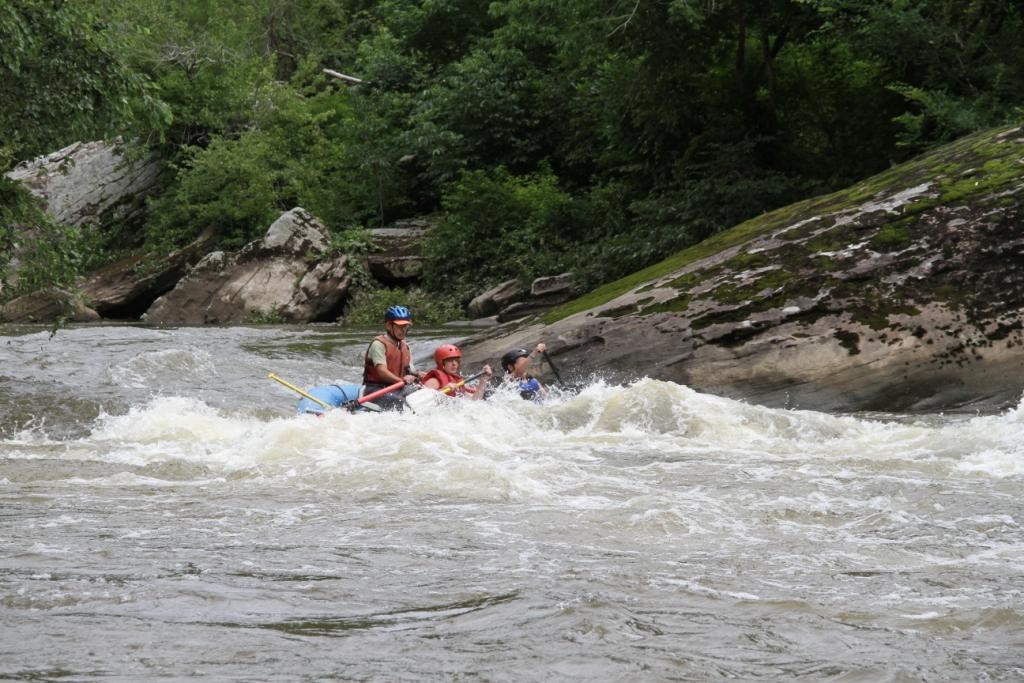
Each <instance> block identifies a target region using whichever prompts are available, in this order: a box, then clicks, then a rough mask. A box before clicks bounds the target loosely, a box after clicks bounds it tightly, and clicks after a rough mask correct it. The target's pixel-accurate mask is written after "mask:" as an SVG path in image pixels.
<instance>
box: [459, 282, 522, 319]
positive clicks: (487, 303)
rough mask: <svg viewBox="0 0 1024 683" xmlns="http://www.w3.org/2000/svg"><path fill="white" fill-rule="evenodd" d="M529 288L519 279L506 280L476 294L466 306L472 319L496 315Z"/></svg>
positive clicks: (467, 313) (467, 312)
mask: <svg viewBox="0 0 1024 683" xmlns="http://www.w3.org/2000/svg"><path fill="white" fill-rule="evenodd" d="M526 292H527V289H526V287H524V286H523V283H522V282H520V281H519V280H506V281H505V282H501V283H499V284H497V285H495V286H494V287H491V288H490V289H488V290H487V291H485V292H482V293H480V294H478V295H477V296H475V297H474V298H473V300H472V301H470V302H469V306H467V307H466V315H468V316H469V317H470V318H472V319H476V318H486V317H488V316H492V315H496V314H497V313H498V312H499V311H501V310H502V309H504V308H507V307H508V306H509V305H510V304H513V303H515V302H516V301H519V300H520V299H521V298H522V297H523V296H525V295H526Z"/></svg>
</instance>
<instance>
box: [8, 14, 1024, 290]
mask: <svg viewBox="0 0 1024 683" xmlns="http://www.w3.org/2000/svg"><path fill="white" fill-rule="evenodd" d="M1022 33H1024V9H1022V6H1021V5H1020V4H1019V3H1007V2H980V1H978V2H974V1H972V2H962V1H960V0H915V1H914V2H907V1H906V0H723V1H720V2H694V1H692V0H665V1H664V2H635V1H633V0H608V1H606V2H593V0H494V1H493V2H487V3H480V2H476V1H475V0H247V1H246V2H241V3H239V2H227V3H226V2H217V1H216V0H173V1H172V0H134V1H133V2H131V3H124V2H120V1H115V0H76V1H75V2H70V1H68V2H54V1H53V0H19V2H16V3H0V75H2V76H3V78H0V167H3V168H9V167H10V165H11V164H12V163H13V162H14V161H15V160H18V159H21V158H24V157H27V156H31V155H34V154H36V153H39V152H44V151H52V150H53V149H56V148H57V147H59V146H63V145H64V144H67V143H68V142H71V141H73V140H75V139H78V138H86V137H93V136H100V135H108V134H112V133H121V134H123V135H124V136H125V137H126V138H128V139H131V138H135V139H137V140H140V141H143V142H145V143H147V144H148V145H149V146H151V147H155V148H156V149H157V150H158V151H159V152H161V153H162V154H163V155H164V156H165V158H166V159H167V160H168V161H170V163H171V165H170V172H169V173H168V174H167V178H166V179H165V181H166V182H165V187H166V191H165V192H164V194H163V195H162V196H161V197H160V198H159V199H156V200H154V201H153V203H152V204H151V207H150V208H151V211H150V215H149V218H148V221H147V225H146V227H145V235H146V239H147V242H149V246H150V247H151V248H152V249H153V250H162V249H165V248H168V247H169V246H172V245H180V244H183V243H185V242H188V241H189V240H191V239H193V238H194V237H195V236H196V235H197V234H199V233H200V232H201V231H202V230H203V229H204V228H206V227H208V226H212V227H213V228H215V229H216V231H217V234H218V236H219V239H220V242H221V245H222V246H224V247H228V248H236V247H238V246H240V245H242V244H244V243H245V242H247V241H249V240H251V239H254V238H256V237H259V236H260V235H262V234H263V232H264V231H265V229H266V227H267V226H268V225H269V223H270V222H271V221H272V220H274V219H275V218H276V217H277V216H278V215H279V214H280V212H282V211H285V210H288V209H291V208H293V207H294V206H302V207H304V208H306V209H308V210H309V211H311V212H312V213H313V214H314V215H316V216H318V217H319V218H321V219H322V220H323V221H324V222H325V224H326V225H327V226H328V228H329V229H330V230H331V232H332V235H334V240H335V242H336V244H337V245H338V248H344V249H346V250H351V251H346V253H355V252H357V251H359V249H361V248H362V247H361V245H360V241H361V240H362V239H363V237H362V235H363V234H364V233H360V232H359V230H358V228H361V227H362V226H383V225H387V224H389V223H390V222H391V221H393V220H395V219H398V218H404V217H408V216H411V215H415V214H428V213H429V214H438V215H439V216H440V224H439V226H438V227H437V229H436V230H435V231H434V233H433V235H432V236H431V238H430V243H429V244H428V245H427V250H426V258H427V264H426V285H427V286H428V287H429V288H430V290H431V291H432V292H434V293H435V295H436V296H440V297H443V298H450V299H454V300H459V301H465V300H466V299H467V298H468V297H469V296H471V295H472V294H474V293H476V292H478V291H479V290H480V289H481V288H482V287H484V286H486V285H488V284H493V283H494V282H497V281H499V280H502V279H507V278H510V277H522V278H524V279H529V278H532V277H535V276H538V275H548V274H551V273H553V272H561V271H564V270H569V269H573V270H575V271H576V272H577V275H578V276H579V278H580V281H581V282H583V283H584V285H585V286H587V287H591V286H595V285H598V284H600V283H602V282H606V281H608V280H610V279H614V278H615V277H619V276H621V275H624V274H626V273H627V272H629V271H632V270H635V269H637V268H641V267H644V266H645V265H648V264H650V263H653V262H656V261H657V260H659V259H660V258H661V257H662V256H663V255H664V254H665V253H666V252H667V251H674V250H676V249H679V248H681V247H685V246H687V245H690V244H693V243H694V242H696V241H699V240H702V239H706V238H708V237H709V236H713V235H715V234H716V233H718V232H719V231H721V230H723V229H725V228H727V227H729V226H731V225H733V224H736V223H740V222H742V221H743V220H744V219H746V218H749V217H751V216H755V215H758V214H760V213H763V212H765V211H769V210H771V209H773V208H775V207H778V206H781V205H783V204H786V203H789V202H792V201H794V200H796V199H799V198H802V197H807V196H809V195H813V194H817V193H823V192H827V191H830V190H833V189H837V188H839V187H843V186H847V185H849V184H850V183H852V182H854V181H856V180H858V179H862V178H864V177H867V176H870V175H872V174H874V173H877V172H878V171H880V170H882V169H884V168H886V167H888V166H889V165H890V164H891V163H892V162H893V161H898V160H901V158H905V157H906V156H908V155H911V154H914V153H917V152H919V151H922V150H926V149H928V148H930V147H932V146H934V145H937V144H939V143H941V142H943V141H945V140H948V139H951V138H953V137H956V136H959V135H962V134H964V133H967V132H970V131H974V130H978V129H979V128H983V127H988V126H992V125H996V124H999V123H1001V122H1004V121H1010V120H1015V119H1019V118H1020V116H1021V111H1024V109H1022V107H1024V41H1021V40H1020V35H1022ZM325 67H327V68H331V69H336V70H339V71H342V72H344V73H349V74H352V75H355V76H358V77H361V78H363V79H364V83H363V84H362V85H359V86H350V85H342V84H339V83H338V82H337V81H334V80H331V79H328V78H326V77H325V76H324V75H323V74H322V69H323V68H325ZM15 197H16V195H15V194H11V193H10V192H6V191H0V200H2V201H3V205H2V206H0V210H2V211H3V213H2V214H0V217H3V218H4V219H5V221H8V222H7V223H5V226H4V227H3V228H0V229H2V230H3V231H4V232H2V233H0V248H6V250H7V253H8V254H9V253H10V245H11V240H12V235H13V232H12V231H11V229H10V228H9V227H7V226H8V225H9V224H10V223H9V221H13V220H15V217H16V216H22V218H19V219H18V220H23V221H26V222H28V223H29V224H32V225H35V224H36V223H37V217H32V218H24V215H27V214H24V212H25V211H28V209H25V208H24V206H25V205H23V204H22V203H21V201H22V200H20V199H16V198H15ZM48 229H53V228H52V226H51V228H48ZM53 239H54V244H55V245H63V246H59V247H58V246H54V247H53V250H51V252H50V253H49V255H47V256H43V255H42V252H41V255H40V258H41V259H42V260H41V261H40V263H50V264H52V267H53V274H54V276H55V277H58V278H65V279H66V278H67V274H68V273H70V272H72V271H73V270H74V269H75V266H74V264H76V263H78V262H80V261H82V259H79V258H78V257H77V256H75V254H76V253H77V254H82V256H83V258H84V262H85V263H88V264H95V263H99V262H102V261H104V260H105V259H106V258H107V257H108V256H109V253H107V252H109V251H110V250H112V249H116V248H117V247H116V241H117V240H116V239H106V240H96V239H93V238H90V239H89V241H88V242H87V243H85V242H82V241H81V239H80V238H78V237H76V236H75V235H72V234H62V235H54V236H53ZM580 245H585V246H580ZM47 248H49V247H47ZM99 252H103V253H99ZM570 255H571V257H570ZM0 256H2V254H0ZM44 270H45V268H44ZM61 273H63V275H61ZM359 277H360V278H362V277H363V276H359ZM29 281H31V278H29ZM360 283H361V284H364V285H365V284H368V278H366V279H363V280H360Z"/></svg>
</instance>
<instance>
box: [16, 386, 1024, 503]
mask: <svg viewBox="0 0 1024 683" xmlns="http://www.w3.org/2000/svg"><path fill="white" fill-rule="evenodd" d="M1022 436H1024V408H1022V407H1021V406H1018V407H1017V408H1015V409H1013V410H1011V411H1008V412H1006V413H1003V414H1001V415H994V416H983V417H975V418H970V419H967V418H958V419H937V418H936V417H934V416H933V417H929V418H921V419H915V420H912V421H907V420H905V419H903V420H897V419H883V418H881V417H875V418H867V417H864V416H836V415H828V414H824V413H816V412H812V411H795V410H779V409H771V408H765V407H761V406H755V405H750V404H747V403H743V402H740V401H734V400H730V399H726V398H721V397H717V396H711V395H708V394H702V393H699V392H696V391H693V390H691V389H689V388H688V387H685V386H681V385H678V384H673V383H671V382H663V381H657V380H650V379H643V380H639V381H637V382H634V383H633V384H630V385H628V386H613V385H608V384H604V383H601V382H596V383H593V384H591V385H589V386H587V387H585V388H584V389H583V390H582V391H580V392H578V393H572V394H570V393H562V392H558V391H557V390H555V391H553V392H552V395H551V396H550V397H549V399H548V400H547V401H546V402H545V403H543V404H537V403H531V402H526V401H522V400H520V399H519V398H518V396H516V395H515V394H514V393H512V392H511V391H498V392H496V393H495V395H494V396H492V397H489V399H488V400H487V401H483V402H478V401H452V402H450V404H449V405H446V406H443V407H440V408H436V409H432V410H430V411H428V413H424V412H422V411H421V412H420V413H418V414H412V413H409V412H405V413H379V414H373V413H355V414H353V413H350V412H348V411H345V410H336V411H333V412H331V413H330V414H328V415H326V416H324V417H322V418H317V417H314V416H310V415H290V414H284V415H281V414H272V415H267V414H254V413H253V412H252V411H248V410H246V409H245V408H239V409H229V408H224V407H214V406H211V405H209V404H207V403H204V402H203V401H202V400H200V399H197V398H190V397H181V396H171V397H156V398H152V399H149V400H147V401H145V402H144V403H142V404H140V405H137V406H134V407H132V408H131V409H130V410H129V411H128V412H127V413H126V414H121V415H107V414H103V415H100V417H99V418H98V419H97V420H96V421H95V423H94V424H93V425H92V428H91V430H90V431H89V433H88V435H87V436H84V437H81V438H74V439H66V440H60V439H53V438H50V437H47V436H46V435H45V433H44V432H43V431H42V430H40V429H38V428H37V427H33V426H30V427H27V428H26V429H24V430H22V431H20V432H17V433H15V434H13V435H10V438H6V439H5V440H4V441H3V442H2V444H3V450H4V451H5V455H6V457H7V458H15V459H16V458H39V457H47V458H54V457H55V458H58V459H64V460H69V459H70V460H74V459H79V460H100V461H105V462H110V463H119V464H122V465H127V466H134V467H144V466H150V465H152V464H153V463H161V462H167V461H176V462H182V463H189V464H192V465H195V466H202V467H204V468H212V469H213V470H215V471H219V472H224V473H236V474H238V475H239V476H243V477H289V476H291V477H298V478H303V477H305V478H311V479H316V480H317V481H326V482H328V483H330V482H332V481H342V480H344V481H346V482H349V483H351V482H352V480H353V479H355V480H359V481H361V482H362V483H363V484H364V485H365V486H367V487H370V488H372V487H373V485H374V482H379V481H381V480H382V479H387V480H390V481H391V482H392V483H394V482H403V483H404V484H405V485H407V486H408V487H410V488H412V489H419V488H423V489H425V490H430V489H432V488H433V489H435V490H436V489H438V488H445V489H449V490H456V489H457V488H458V487H459V486H460V485H461V484H464V483H465V482H466V481H470V480H471V481H473V482H474V483H475V485H476V486H477V488H483V489H487V490H490V491H491V492H492V494H493V495H494V496H496V497H502V496H505V497H515V496H516V495H530V496H538V495H539V496H543V495H544V494H545V492H546V490H548V489H550V488H552V487H553V488H559V487H564V486H571V483H570V482H569V480H571V478H572V477H574V476H580V474H581V472H580V471H579V470H580V469H587V468H591V467H592V466H594V463H598V464H605V465H608V466H612V467H619V466H626V465H629V466H634V467H642V466H663V465H665V464H666V463H674V462H687V461H689V462H693V461H702V460H705V461H706V460H708V459H712V460H724V461H726V462H728V463H733V464H734V463H745V464H747V465H749V466H751V467H756V466H757V465H758V464H761V465H763V464H765V463H775V464H778V463H782V462H788V461H791V462H795V463H803V464H805V465H806V464H813V463H815V462H820V463H828V464H829V465H831V466H832V467H843V466H847V467H851V466H853V467H858V468H864V467H867V468H873V469H874V470H876V471H882V472H884V471H886V470H892V471H893V472H896V471H903V472H904V473H905V474H909V475H910V476H912V475H913V473H914V472H915V471H916V472H923V473H927V472H932V471H939V472H945V473H947V474H950V475H951V474H953V473H956V474H958V475H960V476H965V477H969V476H984V477H993V478H1006V477H1020V476H1022V475H1024V448H1022V447H1021V446H1020V444H1021V442H1022ZM442 482H443V483H442Z"/></svg>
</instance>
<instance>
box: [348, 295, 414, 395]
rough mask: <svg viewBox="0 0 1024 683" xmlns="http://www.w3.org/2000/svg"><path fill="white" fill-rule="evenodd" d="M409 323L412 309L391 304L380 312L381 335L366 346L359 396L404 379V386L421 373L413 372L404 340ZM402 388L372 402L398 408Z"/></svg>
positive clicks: (410, 358)
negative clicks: (382, 319) (361, 387)
mask: <svg viewBox="0 0 1024 683" xmlns="http://www.w3.org/2000/svg"><path fill="white" fill-rule="evenodd" d="M410 325H412V311H410V310H409V309H408V308H406V307H405V306H391V307H389V308H388V309H387V310H386V311H384V331H385V334H382V335H379V336H377V337H374V339H373V341H372V342H370V345H369V346H368V347H367V348H366V356H365V360H364V362H363V386H364V388H363V396H365V395H367V394H369V393H372V392H374V391H377V390H378V389H383V388H384V387H387V386H391V385H394V384H397V383H398V382H405V384H406V387H408V385H410V384H412V383H413V382H415V381H417V380H418V379H419V378H420V377H421V376H422V375H423V373H421V372H417V371H416V368H415V366H414V365H413V363H412V353H411V352H410V351H409V344H408V343H406V341H405V338H406V336H407V335H408V334H409V326H410ZM402 391H404V389H403V390H402ZM402 391H397V390H396V391H393V392H391V393H387V394H384V395H383V396H381V397H379V398H377V399H375V400H374V403H376V404H377V405H379V406H380V407H381V408H384V409H386V410H401V409H402V405H403V401H402Z"/></svg>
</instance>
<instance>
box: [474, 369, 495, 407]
mask: <svg viewBox="0 0 1024 683" xmlns="http://www.w3.org/2000/svg"><path fill="white" fill-rule="evenodd" d="M483 373H484V374H483V376H482V377H481V378H480V379H478V380H477V382H476V388H475V389H473V392H472V393H473V400H474V401H482V400H483V399H484V395H485V394H486V393H487V383H488V382H489V381H491V375H493V374H494V371H493V370H491V366H490V365H485V366H484V367H483Z"/></svg>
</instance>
